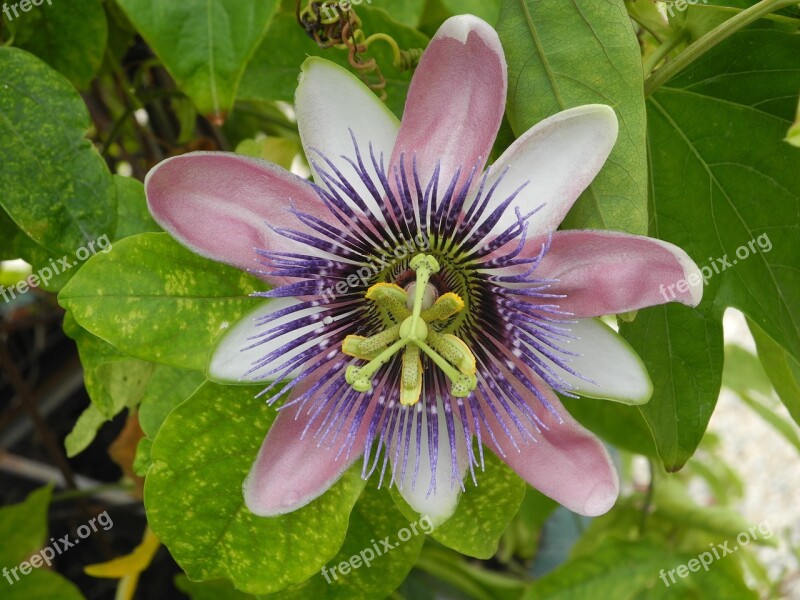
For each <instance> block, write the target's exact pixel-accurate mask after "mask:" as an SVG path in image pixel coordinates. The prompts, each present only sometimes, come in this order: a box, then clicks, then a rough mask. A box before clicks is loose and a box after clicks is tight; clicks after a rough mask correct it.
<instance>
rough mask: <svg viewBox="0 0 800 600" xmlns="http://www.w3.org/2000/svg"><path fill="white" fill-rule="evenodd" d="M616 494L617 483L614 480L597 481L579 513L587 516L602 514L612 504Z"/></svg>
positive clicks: (617, 489) (617, 492) (617, 493)
mask: <svg viewBox="0 0 800 600" xmlns="http://www.w3.org/2000/svg"><path fill="white" fill-rule="evenodd" d="M618 496H619V485H618V484H617V483H616V482H612V481H605V482H603V483H599V484H597V485H596V486H595V487H594V488H593V489H592V491H591V492H590V493H589V496H588V497H587V498H586V501H585V502H584V504H583V510H582V511H580V514H582V515H584V516H587V517H599V516H600V515H604V514H606V513H607V512H608V511H609V510H611V508H612V507H613V506H614V503H615V502H616V501H617V497H618Z"/></svg>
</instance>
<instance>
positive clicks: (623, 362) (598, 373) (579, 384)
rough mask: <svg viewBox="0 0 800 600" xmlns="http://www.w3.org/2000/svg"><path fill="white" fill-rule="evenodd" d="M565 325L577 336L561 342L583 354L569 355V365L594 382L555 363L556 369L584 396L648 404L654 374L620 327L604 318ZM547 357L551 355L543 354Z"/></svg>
mask: <svg viewBox="0 0 800 600" xmlns="http://www.w3.org/2000/svg"><path fill="white" fill-rule="evenodd" d="M564 327H565V328H566V327H569V329H570V330H571V331H570V335H572V336H574V337H575V338H577V339H573V340H570V342H569V343H568V344H565V343H563V342H560V343H559V345H560V346H561V347H562V348H564V349H565V350H568V351H569V352H575V353H577V354H580V355H581V356H568V357H566V358H567V360H566V361H565V362H566V364H567V366H569V367H570V368H571V369H572V370H573V371H575V372H576V373H578V374H580V375H582V376H583V377H585V378H586V379H589V380H591V381H592V382H593V383H590V382H589V381H586V379H582V378H581V377H576V376H574V375H572V374H571V373H568V372H566V371H565V370H564V369H562V368H560V367H558V366H557V365H555V364H552V363H551V367H552V369H553V370H554V371H555V372H556V373H557V374H558V376H559V377H560V378H561V379H563V380H564V381H565V382H567V383H568V384H569V385H570V386H571V387H572V391H574V392H575V393H576V394H579V395H581V396H588V397H589V398H601V399H604V400H613V401H615V402H621V403H623V404H645V403H646V402H647V401H648V400H650V396H651V395H652V394H653V383H652V381H651V380H650V375H649V374H648V373H647V369H646V368H645V366H644V363H643V362H642V359H641V358H640V357H639V355H638V354H637V353H636V351H635V350H634V349H633V348H631V346H630V344H628V342H626V341H625V340H624V339H623V338H622V337H621V336H620V335H619V334H618V333H617V332H616V331H614V330H613V329H611V328H610V327H609V326H608V325H606V324H605V323H603V322H602V321H601V320H600V319H579V320H578V322H577V323H575V324H570V325H564ZM537 354H538V353H537ZM540 356H541V355H540ZM543 360H547V359H544V357H543ZM548 362H549V361H548Z"/></svg>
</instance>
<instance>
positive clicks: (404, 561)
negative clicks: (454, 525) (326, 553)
mask: <svg viewBox="0 0 800 600" xmlns="http://www.w3.org/2000/svg"><path fill="white" fill-rule="evenodd" d="M432 528H433V526H432V524H431V523H430V521H427V520H425V521H423V520H419V519H418V520H416V521H413V522H411V523H409V521H408V519H406V518H405V517H404V516H403V515H402V514H401V513H400V512H399V511H398V510H397V508H396V507H395V505H394V502H393V501H392V498H391V495H390V494H389V493H388V492H387V491H386V490H385V488H384V489H380V490H379V489H378V488H377V485H376V484H374V483H373V484H367V487H366V489H365V490H364V493H363V494H362V495H361V498H360V499H359V501H358V503H357V504H356V506H355V508H354V509H353V512H352V513H351V514H350V526H349V528H348V530H347V537H346V538H345V541H344V545H343V546H342V548H341V550H339V553H338V554H337V555H336V556H335V557H334V558H333V559H332V560H330V561H329V562H328V564H327V565H326V566H325V570H324V571H320V572H319V573H317V574H316V575H314V577H312V578H311V579H310V580H308V581H307V582H305V583H304V584H302V585H300V586H297V587H294V588H290V589H287V590H283V591H281V592H280V593H279V594H275V596H274V598H275V600H278V599H280V600H284V599H285V600H292V599H295V600H305V599H306V598H314V599H315V600H371V599H372V598H385V597H387V596H389V595H390V594H391V592H393V591H394V590H395V589H396V588H397V587H398V586H400V584H401V583H403V580H404V579H405V578H406V576H407V575H408V574H409V572H410V571H411V568H412V567H413V566H414V562H415V561H416V559H417V557H418V556H419V553H420V550H422V545H423V543H424V542H425V533H426V531H428V532H429V531H431V530H432ZM384 540H385V541H386V542H387V543H388V544H390V545H391V549H390V550H389V549H386V546H384V544H382V543H381V542H382V541H384ZM402 540H405V541H402ZM270 598H273V596H270Z"/></svg>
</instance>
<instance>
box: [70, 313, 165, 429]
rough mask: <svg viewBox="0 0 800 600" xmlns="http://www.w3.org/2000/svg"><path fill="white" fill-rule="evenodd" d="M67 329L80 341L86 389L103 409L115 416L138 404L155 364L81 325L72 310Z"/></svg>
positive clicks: (95, 403) (102, 410)
mask: <svg viewBox="0 0 800 600" xmlns="http://www.w3.org/2000/svg"><path fill="white" fill-rule="evenodd" d="M64 331H65V333H66V334H67V335H68V336H69V337H71V338H72V339H73V340H75V342H76V343H77V345H78V354H79V355H80V358H81V365H82V367H83V372H84V381H85V384H86V391H87V392H88V393H89V397H90V398H91V400H92V403H93V404H94V406H96V407H97V409H98V410H99V411H100V413H101V414H102V415H104V416H105V417H106V418H107V419H111V418H113V417H114V416H116V415H117V414H119V413H120V412H121V411H122V410H123V409H124V408H125V407H133V406H136V405H137V404H138V403H139V401H140V400H141V399H142V396H143V395H144V391H145V387H146V386H147V382H148V381H149V380H150V377H151V376H152V374H153V370H154V369H155V365H154V364H152V363H148V362H145V361H142V360H138V359H135V358H131V357H129V356H125V355H124V354H122V353H120V352H119V351H118V350H117V349H116V348H114V347H113V346H111V345H109V344H107V343H106V342H104V341H103V340H101V339H100V338H98V337H96V336H94V335H92V334H91V333H89V332H88V331H86V330H85V329H83V328H82V327H81V326H80V325H78V323H77V322H76V321H75V319H74V318H73V315H72V314H68V315H67V317H66V318H65V319H64Z"/></svg>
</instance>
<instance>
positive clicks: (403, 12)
mask: <svg viewBox="0 0 800 600" xmlns="http://www.w3.org/2000/svg"><path fill="white" fill-rule="evenodd" d="M355 4H356V3H355V2H354V3H353V5H355ZM365 4H368V5H369V6H371V7H374V8H380V9H383V10H384V11H386V12H387V13H388V14H389V15H390V16H391V17H392V19H394V20H395V21H397V22H398V23H402V24H403V25H407V26H408V27H417V26H418V25H419V22H420V19H421V18H422V14H423V12H424V11H425V4H426V0H366V2H364V0H362V6H363V5H365ZM353 8H354V9H355V11H356V14H361V7H359V6H353ZM466 12H469V11H466Z"/></svg>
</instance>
